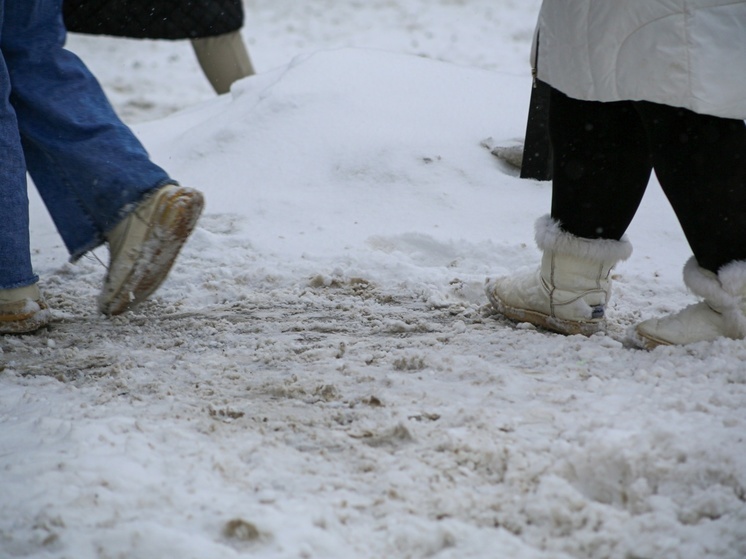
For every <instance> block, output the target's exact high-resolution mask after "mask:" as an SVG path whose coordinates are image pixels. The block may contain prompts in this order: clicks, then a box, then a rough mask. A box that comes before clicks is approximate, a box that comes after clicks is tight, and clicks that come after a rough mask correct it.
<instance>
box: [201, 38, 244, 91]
mask: <svg viewBox="0 0 746 559" xmlns="http://www.w3.org/2000/svg"><path fill="white" fill-rule="evenodd" d="M191 42H192V48H194V53H195V54H196V55H197V60H198V61H199V65H200V66H201V67H202V71H203V72H204V73H205V76H206V77H207V79H208V80H209V81H210V85H212V87H213V89H214V90H215V91H216V92H217V93H218V94H223V93H227V92H228V91H230V89H231V84H232V83H233V82H234V81H236V80H239V79H241V78H245V77H246V76H251V75H253V74H254V67H253V66H252V64H251V59H250V58H249V53H248V51H247V50H246V45H245V44H244V42H243V39H242V37H241V32H240V31H233V32H232V33H226V34H225V35H218V36H216V37H205V38H202V39H192V41H191Z"/></svg>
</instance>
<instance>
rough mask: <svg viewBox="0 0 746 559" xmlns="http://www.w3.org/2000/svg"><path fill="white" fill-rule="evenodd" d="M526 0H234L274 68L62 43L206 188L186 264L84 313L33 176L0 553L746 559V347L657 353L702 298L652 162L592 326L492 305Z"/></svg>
mask: <svg viewBox="0 0 746 559" xmlns="http://www.w3.org/2000/svg"><path fill="white" fill-rule="evenodd" d="M538 7H539V1H538V0H515V1H514V0H461V1H456V0H406V1H405V0H400V1H384V0H366V1H364V2H363V1H354V0H348V1H343V0H336V1H332V0H326V1H320V0H319V1H314V2H306V3H299V2H296V1H294V0H272V1H269V0H250V1H247V2H246V12H247V24H246V27H245V28H244V29H243V35H244V38H245V40H246V41H247V44H248V45H249V48H250V52H251V55H252V57H253V59H254V63H255V65H256V66H257V69H258V74H257V75H256V76H253V77H251V78H248V79H245V80H242V81H241V82H239V83H237V84H235V85H234V87H233V90H232V92H231V93H230V94H228V95H225V96H222V97H219V98H216V97H214V95H213V94H212V93H211V91H210V90H209V86H208V85H207V82H206V81H205V79H204V77H203V76H202V75H201V73H200V70H199V67H198V66H197V64H196V62H195V61H194V57H193V54H192V52H191V49H190V47H189V45H188V43H185V42H176V43H167V42H159V41H133V40H126V39H113V38H105V37H82V36H71V37H70V40H69V46H70V48H71V49H72V50H74V51H75V52H76V53H78V54H79V56H81V57H82V58H83V59H84V60H85V61H86V62H87V63H88V64H89V65H90V67H91V68H92V69H93V70H94V71H95V72H96V73H97V75H98V76H99V78H100V79H101V82H102V84H103V86H104V88H105V90H106V91H107V94H109V96H110V98H111V100H112V102H113V104H114V106H115V108H116V109H117V110H118V111H119V112H120V114H121V115H122V116H123V118H124V119H125V120H126V121H127V122H129V123H130V124H132V125H133V127H134V129H135V131H136V133H137V134H138V135H139V137H140V138H141V139H142V141H143V142H144V144H145V145H146V147H147V148H148V149H149V151H150V152H151V154H152V156H153V158H154V159H155V160H156V161H157V162H158V163H160V164H161V165H163V166H164V167H165V168H166V169H167V170H168V171H169V172H170V173H171V174H172V175H173V176H174V178H176V179H177V180H179V181H180V182H181V183H182V184H186V185H189V186H195V187H197V188H199V189H201V190H202V191H203V192H204V193H205V196H206V199H207V208H206V211H205V214H204V216H203V218H202V219H201V221H200V224H199V226H198V228H197V230H196V232H195V233H194V235H193V237H192V238H191V239H190V241H189V242H188V244H187V245H186V247H185V248H184V250H183V253H182V256H181V258H180V259H179V260H178V262H177V264H176V265H175V267H174V269H173V271H172V273H171V275H170V277H169V279H168V280H167V281H166V283H165V284H164V285H163V287H162V288H161V289H160V290H159V291H158V292H157V293H156V294H155V295H154V296H153V298H152V300H150V301H149V302H147V303H145V304H143V305H142V306H141V307H139V308H138V309H136V310H135V311H133V312H130V313H128V314H126V315H123V316H119V317H116V318H105V317H103V316H101V315H99V314H98V312H97V310H96V305H95V300H96V295H97V293H98V291H99V289H100V287H101V283H102V279H103V275H104V267H103V265H102V262H103V263H104V264H105V263H106V260H107V258H108V255H107V253H106V249H105V248H101V249H99V250H97V251H96V256H95V257H90V258H85V259H83V260H82V261H80V262H78V263H77V264H74V265H72V264H69V263H67V255H66V253H65V251H64V248H63V247H62V243H61V241H60V239H59V237H58V236H57V233H56V231H55V229H54V226H53V225H52V224H51V222H50V220H49V218H48V216H47V214H46V211H45V209H44V207H43V205H42V204H41V202H40V201H39V199H38V197H37V196H36V194H35V192H34V190H33V187H31V188H30V196H31V217H32V238H33V250H34V255H33V256H34V262H35V266H36V270H37V272H38V273H39V274H40V276H41V278H42V280H41V287H42V289H43V291H44V293H45V294H46V296H47V298H48V300H49V303H50V304H51V306H52V307H53V309H54V316H55V321H54V323H53V324H52V326H51V327H50V328H48V329H44V330H42V331H41V332H39V333H36V334H33V335H27V336H5V337H2V338H0V360H1V361H0V557H3V558H6V557H8V558H15V557H34V558H59V559H62V558H66V559H67V558H71V559H72V558H74V559H94V558H95V559H114V558H117V559H118V558H128V559H131V558H148V559H149V558H158V559H169V558H173V559H190V558H194V559H229V558H234V557H235V558H238V557H246V558H248V557H252V558H267V559H269V558H299V559H311V558H319V559H331V558H340V559H350V558H356V559H367V558H371V559H373V558H382V557H387V558H397V559H399V558H401V559H404V558H425V557H432V558H438V559H446V558H452V559H464V558H511V559H562V558H583V559H586V558H587V559H591V558H592V559H703V558H723V559H725V558H727V559H743V557H746V441H744V437H746V365H745V364H744V363H745V362H746V344H744V342H742V341H733V340H719V341H716V342H712V343H700V344H695V345H692V346H689V347H669V348H658V349H656V350H654V351H650V352H645V351H640V350H636V349H633V348H631V347H630V345H629V343H628V342H627V333H626V332H627V329H628V328H629V327H630V326H632V325H634V324H635V323H637V322H638V321H640V320H642V319H645V318H648V317H651V316H656V315H660V314H664V313H667V312H670V311H674V310H676V309H678V308H680V307H682V306H684V305H687V304H689V303H691V302H693V301H694V300H695V299H694V298H693V296H692V295H691V294H689V293H687V292H686V290H685V288H684V286H683V284H682V281H681V270H682V267H683V264H684V262H685V260H686V259H687V258H688V256H689V249H688V247H687V245H686V243H685V240H684V238H683V235H682V233H681V231H680V228H679V226H678V224H677V222H676V219H675V217H674V215H673V213H672V211H671V210H670V208H669V206H668V205H667V202H666V200H665V198H664V196H663V195H662V194H661V192H660V187H659V186H658V184H657V183H656V182H655V180H654V179H653V180H652V181H651V184H650V187H649V189H648V193H647V195H646V199H645V201H644V203H643V207H642V208H641V209H640V212H639V213H638V215H637V216H636V218H635V221H634V223H633V225H632V227H631V228H630V230H629V232H628V236H629V238H630V240H631V242H632V243H633V244H634V246H635V253H634V255H633V256H632V258H631V259H630V260H628V261H627V262H624V263H622V264H621V265H619V266H618V268H617V269H616V272H615V285H614V294H613V298H612V301H611V305H610V309H609V329H608V332H607V333H605V334H599V335H595V336H592V337H590V338H584V337H580V336H573V337H563V336H559V335H555V334H551V333H548V332H545V331H541V330H538V329H536V328H533V327H527V326H520V325H519V326H516V325H513V324H511V323H509V322H508V321H506V320H504V319H503V318H501V317H499V316H496V315H494V314H493V313H492V312H491V310H490V308H489V306H488V305H487V302H486V298H485V296H484V294H483V284H484V280H485V279H486V278H487V277H490V276H495V275H501V274H507V273H513V272H515V271H516V270H519V269H522V268H524V267H532V266H535V265H536V263H537V262H538V259H539V252H538V250H537V249H536V248H535V244H534V242H533V225H534V222H535V220H536V219H537V218H538V217H540V216H541V215H543V214H546V213H547V212H548V210H549V203H550V196H551V192H550V185H549V184H548V183H545V182H536V181H531V180H521V179H520V178H518V177H517V173H516V171H515V170H514V169H512V168H510V167H509V166H508V165H506V164H505V163H504V162H502V161H501V160H498V159H497V158H495V157H494V156H493V155H491V153H490V148H491V147H494V146H501V145H514V144H515V143H517V142H520V140H521V138H522V136H523V133H524V129H525V122H526V114H527V108H528V97H529V94H530V90H531V79H530V72H529V70H528V67H527V60H528V50H529V47H530V42H531V36H532V32H533V24H534V20H535V17H536V14H537V11H538Z"/></svg>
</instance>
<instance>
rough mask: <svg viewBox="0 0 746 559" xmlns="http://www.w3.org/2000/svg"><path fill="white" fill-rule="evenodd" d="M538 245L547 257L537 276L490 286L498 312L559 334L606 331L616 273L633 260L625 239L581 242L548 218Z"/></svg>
mask: <svg viewBox="0 0 746 559" xmlns="http://www.w3.org/2000/svg"><path fill="white" fill-rule="evenodd" d="M536 244H537V245H538V247H539V248H540V249H541V250H542V251H543V252H544V254H543V256H542V260H541V266H540V268H539V269H538V270H536V271H533V272H528V273H524V274H519V275H517V276H512V277H503V278H497V279H493V280H488V281H487V285H486V293H487V297H488V298H489V300H490V302H491V303H492V305H493V306H494V307H495V309H496V310H497V311H498V312H500V313H501V314H503V315H505V316H506V317H508V318H510V319H512V320H515V321H518V322H530V323H532V324H535V325H537V326H541V327H543V328H546V329H548V330H553V331H555V332H559V333H560V334H583V335H586V336H590V335H591V334H594V333H596V332H598V331H601V330H603V329H604V328H605V326H606V304H607V302H608V300H609V296H610V294H611V277H610V276H611V270H612V269H613V267H614V266H615V265H616V264H617V263H618V262H620V261H621V260H626V259H627V258H629V257H630V255H631V254H632V245H631V244H630V243H629V241H628V240H627V239H626V237H625V238H622V240H620V241H616V240H613V239H585V238H582V237H576V236H575V235H572V234H570V233H568V232H566V231H563V230H562V229H561V228H560V226H559V223H557V222H556V221H555V220H554V219H552V218H551V217H550V216H548V215H547V216H544V217H542V218H540V219H539V220H538V221H537V222H536Z"/></svg>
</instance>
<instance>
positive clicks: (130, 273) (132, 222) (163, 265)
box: [98, 184, 204, 315]
mask: <svg viewBox="0 0 746 559" xmlns="http://www.w3.org/2000/svg"><path fill="white" fill-rule="evenodd" d="M203 207H204V198H203V196H202V194H201V193H200V192H199V191H197V190H194V189H192V188H185V187H182V186H178V185H174V184H169V185H166V186H164V187H162V188H160V189H158V190H157V191H156V192H155V193H153V194H151V195H150V196H148V197H147V198H146V199H145V200H143V201H142V202H140V204H139V205H138V206H137V208H135V210H134V211H133V212H132V213H130V214H129V215H128V216H127V217H125V218H124V219H123V220H122V221H120V222H119V223H118V224H117V225H116V227H114V229H112V230H111V231H110V232H109V233H108V234H107V239H108V241H109V253H110V261H109V271H108V274H107V275H106V280H105V281H104V287H103V289H102V291H101V294H100V295H99V299H98V303H99V309H100V310H101V312H103V313H104V314H109V315H116V314H120V313H123V312H124V311H126V310H128V309H131V308H132V307H134V306H135V305H137V304H138V303H141V302H142V301H144V300H145V299H147V298H148V297H149V296H150V295H151V294H152V293H153V292H154V291H155V290H156V289H158V287H159V286H160V285H161V283H162V282H163V280H165V279H166V276H167V275H168V272H169V271H170V270H171V266H172V265H173V263H174V261H175V260H176V257H177V256H178V254H179V251H180V250H181V247H182V246H183V245H184V243H185V242H186V240H187V238H188V237H189V235H190V234H191V232H192V230H193V229H194V227H195V226H196V225H197V219H198V218H199V216H200V213H201V212H202V209H203Z"/></svg>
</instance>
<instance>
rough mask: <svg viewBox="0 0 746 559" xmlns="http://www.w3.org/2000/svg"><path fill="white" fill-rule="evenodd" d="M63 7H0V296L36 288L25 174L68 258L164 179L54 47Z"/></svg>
mask: <svg viewBox="0 0 746 559" xmlns="http://www.w3.org/2000/svg"><path fill="white" fill-rule="evenodd" d="M61 14H62V0H0V54H1V56H0V289H9V288H14V287H23V286H25V285H31V284H33V283H35V282H36V281H37V279H38V278H37V276H36V275H35V274H34V272H33V270H32V267H31V256H30V249H29V215H28V194H27V191H26V171H28V173H29V174H30V175H31V178H32V179H33V181H34V184H35V185H36V187H37V189H38V190H39V194H40V195H41V198H42V200H43V201H44V204H45V205H46V207H47V209H48V211H49V213H50V215H51V216H52V220H53V221H54V224H55V226H56V227H57V230H58V231H59V233H60V235H61V236H62V239H63V240H64V242H65V246H66V247H67V249H68V251H69V253H70V255H71V260H72V261H74V260H76V259H78V258H80V257H81V256H82V255H83V254H85V253H86V252H87V251H89V250H91V249H93V248H95V247H97V246H99V245H101V244H102V243H103V242H104V240H105V238H104V235H105V233H107V232H108V231H110V230H111V229H112V228H114V226H115V225H116V224H117V223H118V222H119V220H121V219H122V218H123V217H124V216H125V215H127V213H128V212H129V211H131V210H132V209H133V207H134V206H135V204H136V202H138V201H139V200H141V199H142V198H143V197H144V196H145V195H146V194H147V193H148V192H151V191H152V190H154V189H156V188H158V187H160V186H162V185H164V184H168V183H173V182H175V181H173V180H172V179H171V178H170V177H169V176H168V175H167V174H166V172H165V171H164V170H163V169H161V168H160V167H158V166H157V165H155V164H154V163H152V162H151V161H150V159H149V157H148V154H147V152H146V151H145V149H144V148H143V146H142V144H141V143H140V142H139V141H138V140H137V138H135V136H134V135H133V134H132V132H131V131H130V129H129V128H128V127H127V126H125V125H124V124H123V123H122V122H121V121H120V120H119V118H118V117H117V116H116V114H115V113H114V110H113V109H112V107H111V105H110V104H109V102H108V100H107V99H106V96H105V95H104V92H103V91H102V89H101V86H100V85H99V83H98V82H97V81H96V79H95V78H94V77H93V75H92V74H91V73H90V71H89V70H88V69H87V68H86V67H85V65H84V64H83V63H82V62H81V61H80V59H79V58H78V57H77V56H75V55H74V54H73V53H71V52H69V51H67V50H65V49H64V48H63V46H64V42H65V36H66V31H65V28H64V26H63V23H62V15H61Z"/></svg>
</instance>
